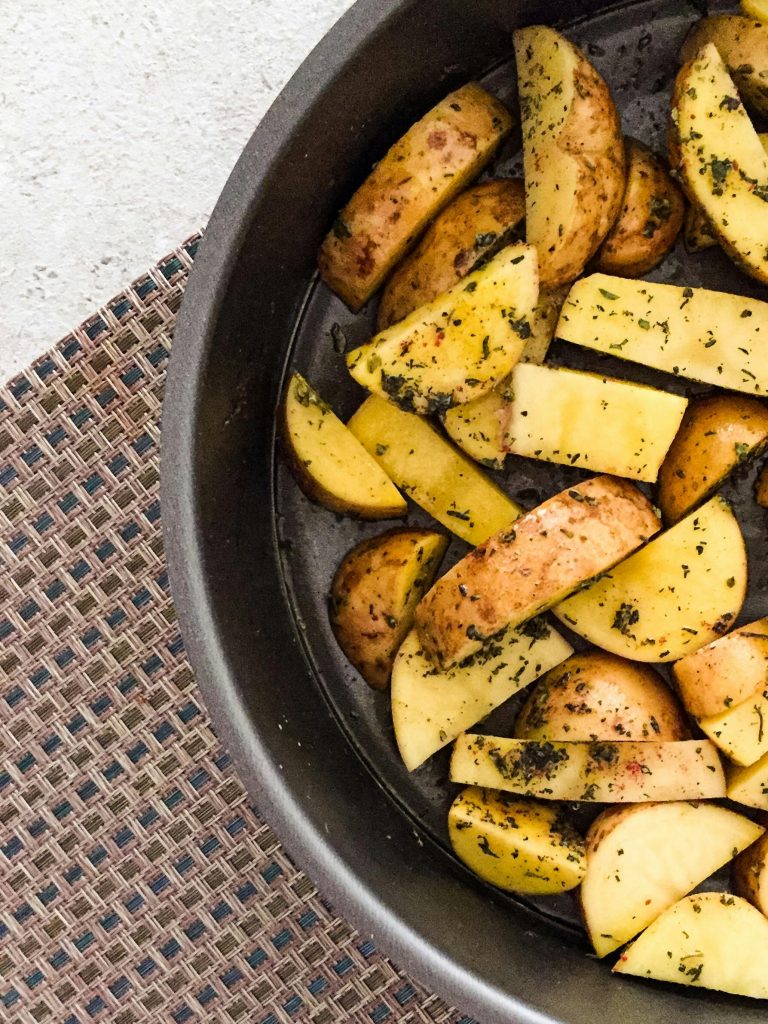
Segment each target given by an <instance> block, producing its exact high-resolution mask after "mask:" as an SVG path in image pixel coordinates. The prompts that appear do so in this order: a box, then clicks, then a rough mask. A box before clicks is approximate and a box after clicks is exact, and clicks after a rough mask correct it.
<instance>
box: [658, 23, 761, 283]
mask: <svg viewBox="0 0 768 1024" xmlns="http://www.w3.org/2000/svg"><path fill="white" fill-rule="evenodd" d="M760 31H761V32H762V33H764V34H765V36H766V38H768V28H766V27H765V26H760ZM763 68H764V69H765V73H766V74H768V62H766V63H765V64H764V65H763ZM766 81H768V79H766ZM668 141H669V151H670V162H671V164H672V166H673V168H674V169H675V170H676V171H677V174H678V177H679V180H680V183H681V184H682V186H683V188H684V189H685V191H686V193H687V195H688V198H689V199H690V200H691V202H692V203H695V204H696V205H697V206H698V207H699V208H700V209H701V210H702V212H703V213H704V214H706V216H707V217H708V218H709V220H710V223H711V225H712V230H713V231H714V232H715V234H716V235H717V237H718V239H719V241H720V244H721V245H722V247H723V249H724V250H725V251H726V252H727V253H728V255H729V256H730V257H731V258H732V259H733V260H734V261H735V262H736V263H737V264H738V266H739V267H741V269H742V270H744V271H746V272H747V273H748V274H751V275H752V277H754V278H756V279H757V280H758V281H762V282H763V283H765V282H768V261H767V260H766V238H768V204H766V201H765V199H766V197H768V155H766V152H765V150H764V148H763V145H762V143H761V142H760V139H759V138H758V135H757V132H756V131H755V129H754V127H753V125H752V122H751V121H750V119H749V116H748V115H747V112H746V111H745V109H744V107H743V106H742V104H741V100H740V98H739V92H738V89H737V86H736V84H735V83H734V82H733V80H732V79H731V77H730V75H729V74H728V71H727V70H726V67H725V64H723V61H722V59H721V57H720V54H719V53H718V52H717V49H716V48H715V46H714V45H713V44H712V43H709V44H708V45H706V46H704V47H703V49H701V50H700V51H699V52H698V54H697V55H696V56H695V57H693V58H692V59H691V60H690V61H689V62H688V63H687V64H684V65H683V67H682V68H681V70H680V73H679V74H678V76H677V81H676V83H675V90H674V93H673V96H672V121H671V127H670V133H669V140H668Z"/></svg>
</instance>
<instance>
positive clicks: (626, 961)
mask: <svg viewBox="0 0 768 1024" xmlns="http://www.w3.org/2000/svg"><path fill="white" fill-rule="evenodd" d="M613 970H614V971H615V972H616V973H617V974H635V975H637V976H638V977H640V978H653V979H655V980H656V981H671V982H674V983H675V984H677V985H695V986H696V988H712V989H715V990H716V991H718V992H731V993H733V994H734V995H741V996H751V997H752V998H754V999H765V998H767V997H768V921H766V919H765V918H764V917H763V915H762V914H761V913H759V911H757V910H755V908H754V907H752V906H750V904H749V903H747V901H746V900H743V899H741V897H739V896H730V895H729V894H728V893H724V892H698V893H696V894H695V895H693V896H686V897H685V899H682V900H680V901H679V902H678V903H675V904H674V906H672V907H670V908H669V910H665V911H664V913H663V914H662V915H661V917H659V918H657V919H656V921H654V923H653V924H652V925H651V926H650V928H648V929H647V931H644V932H643V934H642V935H641V936H640V937H639V938H638V939H636V940H635V941H634V942H633V943H632V945H631V946H630V947H629V949H626V950H625V951H624V952H623V953H622V954H621V956H620V957H619V959H618V960H617V962H616V964H615V966H614V968H613Z"/></svg>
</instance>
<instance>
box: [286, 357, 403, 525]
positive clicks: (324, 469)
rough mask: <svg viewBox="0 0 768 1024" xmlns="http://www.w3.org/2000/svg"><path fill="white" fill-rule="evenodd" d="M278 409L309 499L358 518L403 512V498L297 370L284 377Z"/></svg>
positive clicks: (288, 451) (296, 471)
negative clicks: (282, 393)
mask: <svg viewBox="0 0 768 1024" xmlns="http://www.w3.org/2000/svg"><path fill="white" fill-rule="evenodd" d="M281 414H282V415H281V418H282V436H283V441H284V448H285V451H286V454H287V456H288V462H289V465H290V467H291V469H292V470H293V474H294V476H295V477H296V482H297V483H298V485H299V487H301V489H302V491H304V493H305V494H306V495H307V497H308V498H311V499H312V501H316V502H318V503H319V504H320V505H324V506H325V507H326V508H330V509H332V510H333V511H334V512H342V513H344V514H346V515H352V516H357V517H358V518H360V519H393V518H395V517H399V516H404V515H405V513H406V510H407V505H406V502H405V498H403V496H402V495H401V494H400V492H399V491H398V490H397V488H396V487H395V485H394V484H393V483H392V481H391V480H390V479H389V477H388V476H387V474H386V473H385V472H384V470H383V469H382V468H381V467H380V466H379V465H377V463H376V462H375V460H374V459H373V458H372V457H371V456H370V455H369V454H368V453H367V452H366V450H365V449H364V447H363V446H362V445H361V444H360V442H359V441H358V440H357V439H356V438H355V437H354V435H353V434H352V433H350V431H349V430H348V429H347V428H346V427H345V426H344V424H343V423H342V422H341V420H340V419H339V418H338V417H337V416H335V415H334V413H333V410H332V409H331V407H330V406H329V405H328V403H327V402H324V401H323V399H322V398H320V396H319V395H318V394H317V392H316V391H314V390H313V389H312V388H311V387H310V385H309V384H308V383H307V382H306V381H305V380H304V378H303V377H302V376H301V374H298V373H294V374H293V375H292V376H291V379H290V380H289V381H288V387H287V388H286V391H285V397H284V398H283V404H282V410H281Z"/></svg>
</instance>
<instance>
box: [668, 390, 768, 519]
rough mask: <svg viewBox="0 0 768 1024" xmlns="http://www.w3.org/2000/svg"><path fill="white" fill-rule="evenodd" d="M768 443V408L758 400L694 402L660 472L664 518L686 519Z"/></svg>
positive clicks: (723, 398)
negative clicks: (686, 515) (731, 474)
mask: <svg viewBox="0 0 768 1024" xmlns="http://www.w3.org/2000/svg"><path fill="white" fill-rule="evenodd" d="M767 442H768V407H766V406H764V405H762V404H761V403H760V402H758V401H757V400H756V399H753V398H746V397H743V396H741V395H711V396H709V397H707V398H700V399H698V400H697V401H694V402H691V404H690V405H689V406H688V408H687V410H686V412H685V416H684V417H683V422H682V424H681V425H680V430H679V431H678V433H677V436H676V437H675V439H674V441H673V442H672V447H671V448H670V449H669V452H668V453H667V457H666V459H665V460H664V463H663V465H662V467H661V472H660V473H659V489H658V502H659V507H660V508H661V513H662V515H663V516H664V519H665V520H666V521H667V522H668V523H676V522H677V521H678V519H682V517H683V516H684V515H685V514H686V513H687V512H690V510H691V509H692V508H695V507H696V506H697V505H699V504H700V503H701V502H702V501H704V500H705V499H706V498H708V497H709V496H710V494H712V492H713V491H715V490H717V488H718V487H719V486H720V484H721V483H722V482H723V480H725V478H726V477H727V476H728V474H729V473H731V472H732V471H733V470H734V469H735V468H736V467H737V466H739V465H741V464H742V463H743V462H745V461H746V460H747V459H749V458H751V457H752V456H753V455H754V454H756V453H757V452H759V451H761V450H762V449H763V448H764V447H765V445H766V443H767Z"/></svg>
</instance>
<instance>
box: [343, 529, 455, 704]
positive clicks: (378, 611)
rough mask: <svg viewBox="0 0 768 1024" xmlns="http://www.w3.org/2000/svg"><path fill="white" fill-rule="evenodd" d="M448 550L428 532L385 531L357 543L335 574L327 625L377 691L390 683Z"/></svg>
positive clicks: (439, 537) (437, 536) (438, 537)
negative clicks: (416, 614) (420, 605)
mask: <svg viewBox="0 0 768 1024" xmlns="http://www.w3.org/2000/svg"><path fill="white" fill-rule="evenodd" d="M447 547H448V538H447V537H445V536H443V534H441V533H433V532H432V531H431V530H415V529H400V530H389V531H388V532H387V533H382V534H380V535H379V536H378V537H370V538H369V539H368V540H364V541H362V542H361V543H360V544H357V545H355V547H353V548H352V550H351V551H349V552H348V553H347V554H346V555H345V556H344V559H343V561H342V563H341V565H340V566H339V568H338V569H337V570H336V575H335V576H334V578H333V583H332V585H331V595H330V618H331V626H332V628H333V632H334V634H335V636H336V639H337V640H338V642H339V647H341V649H342V651H344V653H345V654H346V656H347V657H348V658H349V660H350V661H351V662H352V664H353V665H354V666H355V668H356V669H357V670H358V672H359V673H360V675H361V676H362V677H363V679H364V680H365V681H366V683H368V685H369V686H372V687H373V688H374V689H375V690H383V689H385V688H386V686H387V684H388V683H389V677H390V674H391V672H392V664H393V662H394V660H395V655H396V654H397V649H398V648H399V646H400V644H401V643H402V641H403V638H404V637H405V635H406V634H407V633H408V631H409V630H410V628H411V626H412V624H413V615H414V612H415V611H416V605H417V604H418V603H419V601H420V600H421V598H422V595H423V594H424V592H425V591H426V590H428V589H429V587H430V585H431V583H432V580H433V579H434V578H435V573H436V572H437V569H438V566H439V565H440V562H441V561H442V559H443V555H444V554H445V549H446V548H447Z"/></svg>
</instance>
